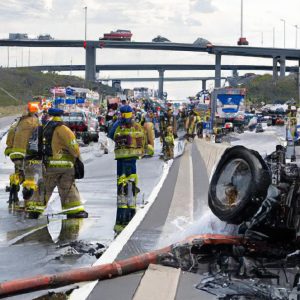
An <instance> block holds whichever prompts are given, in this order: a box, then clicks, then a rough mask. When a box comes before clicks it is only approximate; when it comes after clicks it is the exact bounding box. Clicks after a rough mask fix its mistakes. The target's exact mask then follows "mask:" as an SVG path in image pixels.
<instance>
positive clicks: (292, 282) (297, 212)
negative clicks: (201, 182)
mask: <svg viewBox="0 0 300 300" xmlns="http://www.w3.org/2000/svg"><path fill="white" fill-rule="evenodd" d="M208 204H209V207H210V209H211V210H212V212H213V213H214V214H215V215H216V216H217V217H218V218H219V219H221V220H222V221H224V222H226V223H228V224H234V225H233V226H232V227H233V228H234V230H233V231H231V232H228V234H230V235H231V236H227V237H226V236H223V238H222V239H221V240H217V239H216V238H214V242H213V243H211V242H209V245H208V244H207V241H205V243H203V241H202V242H201V243H198V244H197V243H195V241H194V245H193V246H192V248H190V249H189V251H188V252H189V256H192V259H188V261H189V262H190V265H189V267H188V268H187V269H190V270H191V269H192V268H194V267H195V266H196V264H195V262H196V263H197V265H198V267H197V268H196V269H197V270H196V269H195V272H197V273H201V274H207V276H206V277H205V278H204V279H203V280H202V281H201V282H200V283H199V285H198V286H197V288H198V289H201V290H202V291H206V292H208V293H210V294H214V295H215V296H217V297H218V299H241V298H240V297H245V298H242V299H300V271H299V269H300V268H299V267H300V240H299V226H300V218H299V217H300V172H299V167H298V166H297V164H296V163H291V162H288V161H287V159H286V148H284V147H283V146H281V145H277V146H276V150H275V151H274V152H273V153H271V154H270V155H268V156H267V157H266V158H265V159H263V158H262V157H261V156H260V154H259V153H258V152H256V151H254V150H250V149H247V148H245V147H243V146H235V147H232V148H228V149H227V150H226V151H225V152H224V154H223V155H222V157H221V159H220V161H219V163H218V164H217V166H216V169H215V172H214V174H213V176H212V178H211V182H210V186H209V193H208ZM226 238H227V240H226ZM230 239H231V242H229V240H230ZM232 241H234V242H232ZM181 251H182V249H181ZM181 251H180V252H181ZM177 252H178V251H177ZM177 256H179V257H180V258H179V259H177V261H184V257H187V256H186V254H185V255H184V254H182V252H181V253H180V254H179V255H177ZM205 262H208V269H207V272H205V273H204V272H203V263H205ZM200 265H202V267H200V268H199V266H200ZM201 269H202V271H200V270H201ZM199 271H200V272H199ZM291 297H292V298H291Z"/></svg>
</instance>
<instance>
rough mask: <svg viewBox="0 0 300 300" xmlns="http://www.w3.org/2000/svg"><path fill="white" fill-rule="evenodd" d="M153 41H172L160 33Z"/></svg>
mask: <svg viewBox="0 0 300 300" xmlns="http://www.w3.org/2000/svg"><path fill="white" fill-rule="evenodd" d="M152 42H155V43H165V42H171V41H170V40H169V39H167V38H165V37H163V36H161V35H158V36H157V37H155V38H154V39H153V40H152Z"/></svg>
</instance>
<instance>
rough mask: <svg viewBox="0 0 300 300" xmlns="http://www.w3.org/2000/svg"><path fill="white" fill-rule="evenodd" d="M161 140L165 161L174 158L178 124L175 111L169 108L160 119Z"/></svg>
mask: <svg viewBox="0 0 300 300" xmlns="http://www.w3.org/2000/svg"><path fill="white" fill-rule="evenodd" d="M159 127H160V128H159V130H160V140H161V142H162V153H163V158H164V160H170V159H173V158H174V138H175V137H177V122H176V118H175V116H174V115H173V109H172V108H171V107H170V106H169V107H168V108H167V112H166V113H164V112H161V114H160V119H159Z"/></svg>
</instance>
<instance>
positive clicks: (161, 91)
mask: <svg viewBox="0 0 300 300" xmlns="http://www.w3.org/2000/svg"><path fill="white" fill-rule="evenodd" d="M164 73H165V70H162V69H160V70H158V74H159V79H158V98H159V99H163V97H164Z"/></svg>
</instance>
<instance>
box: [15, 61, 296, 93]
mask: <svg viewBox="0 0 300 300" xmlns="http://www.w3.org/2000/svg"><path fill="white" fill-rule="evenodd" d="M19 68H22V67H19ZM23 68H28V67H23ZM273 68H274V67H273V66H263V65H261V66H257V65H221V70H230V71H232V70H237V71H239V70H247V71H272V70H273ZM276 68H277V72H278V71H280V67H279V66H276ZM30 69H32V70H36V71H48V72H54V71H84V70H85V65H56V66H53V65H44V66H32V67H30ZM175 70H180V71H183V70H202V71H203V70H206V71H207V70H215V65H191V64H189V65H188V64H176V65H175V64H169V65H165V64H146V65H140V64H139V65H135V64H130V65H129V64H126V65H96V72H97V73H98V72H101V71H158V73H159V77H158V78H146V79H145V78H144V79H143V78H140V79H139V78H132V79H128V78H127V79H126V78H123V79H119V78H116V79H115V80H122V81H127V82H128V81H140V82H142V81H158V94H159V95H162V94H163V86H164V81H188V80H189V81H191V80H193V81H194V80H199V81H200V80H201V81H202V89H203V90H205V89H206V82H207V80H212V79H213V80H215V82H216V80H219V79H220V81H221V79H224V78H226V77H220V78H216V77H209V78H208V77H205V78H199V77H192V79H191V77H187V78H185V79H182V80H179V77H177V78H170V79H167V78H165V77H164V72H165V71H175ZM285 71H288V72H298V67H285ZM181 78H182V77H181ZM110 80H112V79H110ZM100 81H101V80H100ZM102 81H104V79H103V80H102Z"/></svg>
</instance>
